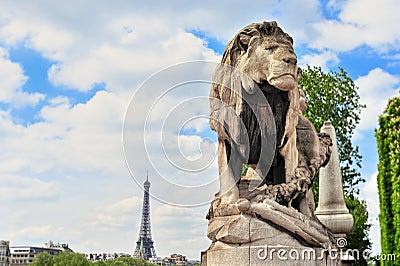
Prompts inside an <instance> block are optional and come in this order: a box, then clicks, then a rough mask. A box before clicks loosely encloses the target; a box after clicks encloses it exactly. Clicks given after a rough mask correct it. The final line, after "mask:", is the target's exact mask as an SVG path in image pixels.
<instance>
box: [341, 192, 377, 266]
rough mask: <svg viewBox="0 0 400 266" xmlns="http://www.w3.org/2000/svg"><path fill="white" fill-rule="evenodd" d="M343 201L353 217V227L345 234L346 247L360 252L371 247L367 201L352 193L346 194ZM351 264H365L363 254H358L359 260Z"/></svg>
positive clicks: (355, 265)
mask: <svg viewBox="0 0 400 266" xmlns="http://www.w3.org/2000/svg"><path fill="white" fill-rule="evenodd" d="M345 202H346V206H347V208H348V209H349V212H350V213H351V215H353V218H354V229H353V231H352V232H351V233H350V234H349V235H348V236H347V246H346V248H348V249H357V250H359V251H360V253H362V252H363V251H364V250H367V249H371V246H372V243H371V240H370V239H369V238H368V233H369V229H370V228H371V224H369V223H368V211H367V203H366V202H365V200H359V199H358V198H357V197H355V196H354V195H350V196H346V197H345ZM353 265H354V266H357V265H367V261H366V260H365V258H364V257H363V256H360V257H359V260H358V261H356V262H355V263H353Z"/></svg>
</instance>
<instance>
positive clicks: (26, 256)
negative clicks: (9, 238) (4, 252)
mask: <svg viewBox="0 0 400 266" xmlns="http://www.w3.org/2000/svg"><path fill="white" fill-rule="evenodd" d="M63 251H70V252H73V251H72V249H70V248H69V247H68V244H60V243H57V244H54V243H53V242H52V241H50V242H49V243H45V245H44V247H32V246H18V247H10V253H11V258H10V266H28V265H29V263H31V262H32V261H33V260H34V259H35V258H36V256H37V254H39V253H40V252H47V253H49V254H50V255H57V254H58V253H60V252H63Z"/></svg>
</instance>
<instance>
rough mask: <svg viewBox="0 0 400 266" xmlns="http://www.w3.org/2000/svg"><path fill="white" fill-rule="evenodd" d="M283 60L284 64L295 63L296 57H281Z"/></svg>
mask: <svg viewBox="0 0 400 266" xmlns="http://www.w3.org/2000/svg"><path fill="white" fill-rule="evenodd" d="M283 62H285V63H286V64H292V65H296V64H297V59H296V57H285V58H283Z"/></svg>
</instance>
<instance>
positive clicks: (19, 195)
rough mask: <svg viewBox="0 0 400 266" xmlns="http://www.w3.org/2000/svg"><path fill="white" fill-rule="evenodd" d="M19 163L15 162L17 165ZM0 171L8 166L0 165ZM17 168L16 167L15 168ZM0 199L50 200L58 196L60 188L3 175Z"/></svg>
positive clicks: (41, 182) (27, 178) (57, 185)
mask: <svg viewBox="0 0 400 266" xmlns="http://www.w3.org/2000/svg"><path fill="white" fill-rule="evenodd" d="M18 163H19V162H17V164H18ZM0 167H1V169H0V171H1V172H3V171H2V170H3V169H4V168H3V167H8V165H7V166H6V165H4V164H2V165H0ZM17 167H18V166H17ZM0 182H1V183H2V184H5V185H2V186H1V187H0V199H1V200H3V201H10V200H22V201H23V200H52V199H54V198H55V197H57V196H58V195H59V192H60V186H59V184H56V183H55V182H45V181H42V180H40V179H37V178H30V177H21V176H18V175H11V174H8V175H7V174H4V172H3V174H2V175H1V176H0Z"/></svg>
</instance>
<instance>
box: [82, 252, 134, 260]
mask: <svg viewBox="0 0 400 266" xmlns="http://www.w3.org/2000/svg"><path fill="white" fill-rule="evenodd" d="M85 256H86V259H87V260H90V261H91V262H96V261H107V260H115V259H117V258H121V257H131V255H129V254H125V253H118V254H117V253H88V254H85Z"/></svg>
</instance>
